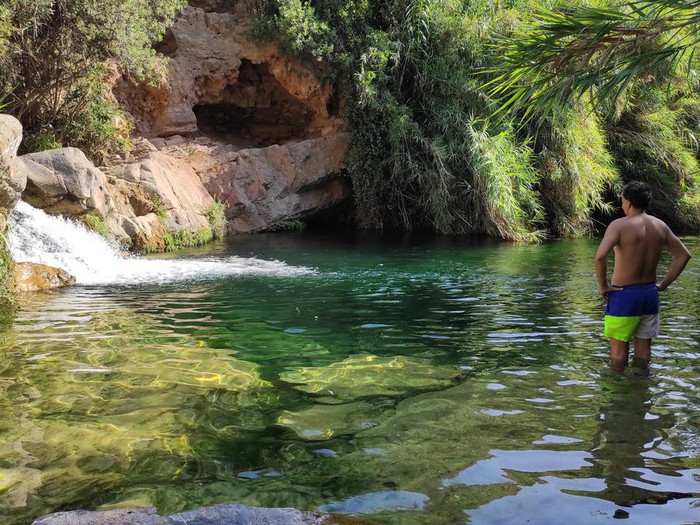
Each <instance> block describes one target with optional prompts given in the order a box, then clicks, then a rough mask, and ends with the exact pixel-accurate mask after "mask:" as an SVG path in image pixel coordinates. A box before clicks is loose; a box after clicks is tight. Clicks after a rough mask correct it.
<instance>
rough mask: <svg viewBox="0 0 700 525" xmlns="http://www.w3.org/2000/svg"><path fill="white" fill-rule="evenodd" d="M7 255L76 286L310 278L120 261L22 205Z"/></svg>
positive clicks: (246, 267) (246, 265) (267, 267)
mask: <svg viewBox="0 0 700 525" xmlns="http://www.w3.org/2000/svg"><path fill="white" fill-rule="evenodd" d="M9 229H10V235H9V244H10V252H11V253H12V256H13V258H14V259H15V261H17V262H35V263H41V264H47V265H49V266H54V267H57V268H62V269H63V270H65V271H67V272H68V273H70V274H71V275H72V276H73V277H75V279H76V283H77V284H83V285H98V284H99V285H104V284H123V285H127V284H140V283H166V282H175V281H186V280H195V279H214V278H218V277H224V276H232V275H279V276H296V275H303V274H307V273H310V272H312V270H310V269H309V268H304V267H298V266H289V265H287V264H285V263H283V262H280V261H265V260H262V259H256V258H242V257H236V256H223V257H216V258H214V257H210V258H198V259H169V260H165V259H146V258H143V257H137V256H124V255H123V254H121V253H120V252H119V250H117V249H116V248H115V247H113V246H112V245H110V244H109V243H108V242H107V240H106V239H104V238H103V237H102V236H101V235H99V234H98V233H95V232H93V231H90V230H88V229H87V228H86V227H84V226H83V225H82V224H79V223H77V222H74V221H71V220H70V219H66V218H62V217H55V216H51V215H48V214H46V213H45V212H43V211H41V210H38V209H36V208H33V207H32V206H30V205H29V204H27V203H26V202H22V201H20V202H19V203H17V206H16V207H15V209H14V210H13V211H12V213H11V214H10V217H9Z"/></svg>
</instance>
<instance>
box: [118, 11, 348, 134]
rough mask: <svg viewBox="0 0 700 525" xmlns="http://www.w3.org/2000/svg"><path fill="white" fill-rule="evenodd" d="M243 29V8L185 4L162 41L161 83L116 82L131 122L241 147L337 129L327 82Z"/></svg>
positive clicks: (338, 122) (154, 130)
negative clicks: (164, 56) (165, 59)
mask: <svg viewBox="0 0 700 525" xmlns="http://www.w3.org/2000/svg"><path fill="white" fill-rule="evenodd" d="M248 33H249V27H248V21H247V15H246V13H245V12H243V11H242V10H241V9H237V10H236V11H234V12H225V13H218V12H207V11H205V10H204V9H202V8H197V7H189V8H187V9H186V10H185V11H184V12H183V13H182V15H181V16H180V17H179V19H178V20H177V21H176V22H175V25H174V26H173V28H172V29H171V30H170V31H169V32H168V35H167V36H166V39H165V41H164V43H163V44H162V45H161V51H163V52H165V53H166V54H167V55H168V56H169V57H170V65H169V69H168V73H167V76H166V77H165V78H163V80H162V84H161V86H160V87H159V88H145V87H144V86H137V87H135V86H133V85H131V84H130V83H128V82H127V81H119V82H117V83H116V85H115V87H114V93H115V96H116V97H117V99H118V100H119V101H120V102H121V103H123V104H124V105H125V106H126V107H127V108H128V109H129V110H130V111H131V113H132V114H133V115H134V116H136V117H137V130H138V131H139V132H140V133H141V134H142V135H144V136H146V137H153V136H158V137H169V136H173V135H183V136H192V135H196V134H198V133H204V134H207V135H210V136H212V137H213V138H218V139H221V140H222V141H224V142H229V143H230V142H235V143H238V144H239V145H242V146H246V147H252V146H266V145H270V144H273V143H278V142H280V141H284V140H290V139H302V138H311V137H318V136H321V135H325V134H328V133H331V132H333V131H336V130H338V129H339V128H340V127H341V126H342V121H341V120H340V119H339V118H338V116H337V114H336V113H337V111H338V102H337V100H336V93H335V92H334V90H333V89H332V87H330V86H326V85H323V84H322V83H321V82H320V81H319V80H318V79H317V78H316V75H315V74H314V71H313V70H312V69H311V68H309V67H308V66H306V65H303V64H300V63H294V62H292V61H290V59H289V58H286V57H283V56H282V55H281V53H280V52H279V50H278V49H277V48H276V47H275V46H274V45H272V44H263V43H260V42H253V41H252V40H251V39H250V37H249V36H248Z"/></svg>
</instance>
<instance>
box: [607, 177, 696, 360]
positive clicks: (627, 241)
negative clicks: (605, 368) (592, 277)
mask: <svg viewBox="0 0 700 525" xmlns="http://www.w3.org/2000/svg"><path fill="white" fill-rule="evenodd" d="M621 198H622V211H623V212H624V213H625V217H623V218H621V219H617V220H614V221H613V222H611V223H610V225H609V226H608V229H607V230H606V231H605V235H604V237H603V240H602V241H601V242H600V246H599V247H598V250H597V251H596V254H595V273H596V276H597V277H598V290H599V291H600V295H602V296H603V298H604V299H605V300H606V301H607V306H606V308H605V335H606V336H607V337H608V338H609V339H610V361H611V366H612V369H613V371H615V372H617V373H622V371H623V370H624V368H625V367H626V366H627V360H628V357H629V347H630V340H633V344H634V361H635V364H637V365H639V366H641V367H643V368H646V367H647V366H648V364H649V361H651V340H652V339H653V338H654V337H657V336H658V335H659V292H663V291H664V290H665V289H666V288H668V286H669V285H670V284H671V283H672V282H673V281H675V280H676V277H678V276H679V275H680V273H681V272H682V271H683V269H684V268H685V266H686V264H688V261H689V260H690V252H688V249H687V248H686V247H685V245H684V244H683V243H682V242H681V241H680V239H678V237H676V236H675V235H674V234H673V232H672V231H671V229H670V228H669V227H668V226H667V225H666V223H664V222H663V221H662V220H660V219H657V218H656V217H652V216H651V215H647V213H646V208H647V206H648V205H649V202H650V201H651V190H650V189H649V185H647V184H646V183H644V182H630V183H629V184H627V185H626V186H625V187H624V188H623V189H622V195H621ZM613 249H614V251H615V267H614V269H613V274H612V279H611V281H610V284H608V280H607V266H606V259H607V256H608V254H609V253H610V251H611V250H613ZM664 249H667V250H669V251H670V252H671V255H672V256H673V261H672V262H671V266H670V267H669V269H668V273H666V276H665V277H664V278H663V279H662V280H661V282H660V283H658V284H657V283H656V268H657V266H658V264H659V259H660V258H661V253H662V252H663V250H664Z"/></svg>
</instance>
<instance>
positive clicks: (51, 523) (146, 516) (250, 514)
mask: <svg viewBox="0 0 700 525" xmlns="http://www.w3.org/2000/svg"><path fill="white" fill-rule="evenodd" d="M183 523H187V525H252V524H259V525H321V524H323V523H328V522H327V521H326V520H325V518H324V516H323V515H321V514H318V513H315V512H301V511H298V510H294V509H263V508H257V507H247V506H245V505H240V504H237V503H228V504H224V505H215V506H213V507H205V508H202V509H197V510H191V511H188V512H180V513H178V514H172V515H170V516H159V515H158V514H157V513H156V509H154V508H152V507H146V508H132V509H115V510H107V511H103V512H88V511H75V512H58V513H56V514H50V515H48V516H44V517H42V518H39V519H37V520H35V521H34V523H33V525H181V524H183ZM329 525H330V524H329Z"/></svg>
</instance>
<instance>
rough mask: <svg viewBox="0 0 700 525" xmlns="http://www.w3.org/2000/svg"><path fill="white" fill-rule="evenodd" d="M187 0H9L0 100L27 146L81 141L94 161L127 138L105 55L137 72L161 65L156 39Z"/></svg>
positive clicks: (0, 46) (0, 18)
mask: <svg viewBox="0 0 700 525" xmlns="http://www.w3.org/2000/svg"><path fill="white" fill-rule="evenodd" d="M186 3H187V2H186V0H173V1H171V0H149V1H148V2H142V1H140V0H4V2H3V5H2V6H1V7H0V104H2V103H5V104H6V108H5V111H6V112H8V113H10V114H12V115H14V116H15V117H17V118H18V119H19V120H20V121H21V122H22V124H23V126H24V131H25V135H26V136H27V142H26V144H27V145H29V146H30V147H31V146H33V147H37V148H38V147H44V146H48V145H51V146H56V145H63V146H67V145H73V146H79V147H82V148H83V149H85V150H86V152H87V153H88V154H91V155H92V156H93V158H95V160H100V157H102V156H104V155H106V154H109V153H111V152H113V151H115V150H118V149H120V148H124V147H126V146H127V145H128V134H129V131H130V127H129V124H128V122H125V121H124V119H123V118H121V117H120V115H119V113H118V111H116V110H115V109H114V108H113V107H112V101H111V100H110V99H109V98H108V97H107V96H106V93H105V92H104V87H103V83H104V79H105V73H106V70H105V68H104V63H105V60H106V59H110V60H112V62H113V63H115V64H117V65H118V66H120V67H121V68H122V69H123V70H125V71H127V72H129V73H131V74H133V75H134V76H135V77H137V78H140V79H149V78H155V75H156V71H157V70H158V68H159V66H160V64H162V60H163V59H162V57H159V56H158V55H157V54H156V52H155V51H154V49H153V48H152V43H153V42H155V41H157V40H158V39H159V38H160V36H161V35H162V33H163V32H164V31H165V29H166V28H167V27H168V25H169V24H170V23H171V22H172V20H173V18H174V17H175V15H176V14H177V13H178V12H179V11H180V10H181V9H182V8H183V7H185V5H186Z"/></svg>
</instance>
